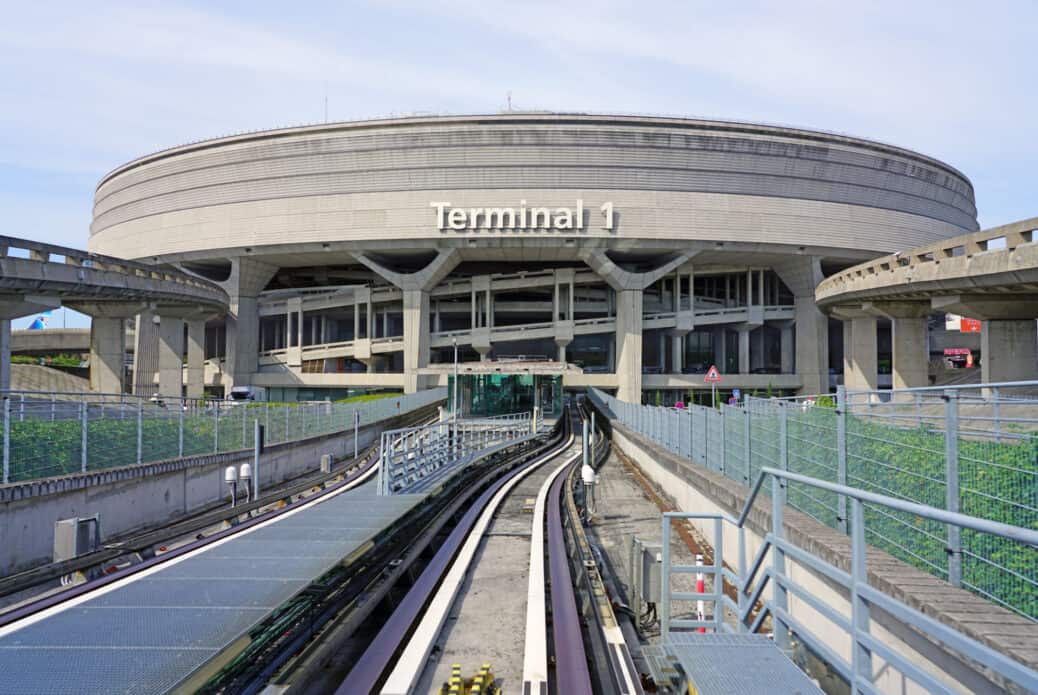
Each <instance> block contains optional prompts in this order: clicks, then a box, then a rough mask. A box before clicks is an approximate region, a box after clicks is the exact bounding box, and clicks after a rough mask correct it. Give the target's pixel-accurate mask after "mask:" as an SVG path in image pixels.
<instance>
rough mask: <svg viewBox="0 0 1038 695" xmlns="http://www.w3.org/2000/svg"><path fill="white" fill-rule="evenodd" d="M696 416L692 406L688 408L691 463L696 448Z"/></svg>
mask: <svg viewBox="0 0 1038 695" xmlns="http://www.w3.org/2000/svg"><path fill="white" fill-rule="evenodd" d="M695 430H696V416H695V412H694V411H693V410H692V404H691V403H690V404H689V406H688V460H689V463H691V462H692V461H693V450H694V449H695V446H696V437H695V434H696V432H695Z"/></svg>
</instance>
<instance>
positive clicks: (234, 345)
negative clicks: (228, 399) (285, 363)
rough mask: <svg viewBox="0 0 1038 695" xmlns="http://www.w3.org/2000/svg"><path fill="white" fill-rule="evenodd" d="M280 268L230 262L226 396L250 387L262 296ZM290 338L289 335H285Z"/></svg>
mask: <svg viewBox="0 0 1038 695" xmlns="http://www.w3.org/2000/svg"><path fill="white" fill-rule="evenodd" d="M276 271H277V266H274V265H271V264H269V263H263V262H262V261H257V260H255V259H252V258H247V257H238V258H232V259H231V277H230V278H229V279H228V280H227V281H225V282H223V283H221V284H222V285H223V287H224V289H226V290H227V295H228V297H229V298H230V312H229V314H228V315H227V322H226V325H227V354H226V357H225V359H224V375H223V377H222V378H221V383H222V384H223V386H224V391H225V393H227V394H229V393H230V392H231V387H232V386H234V385H236V384H237V385H239V386H243V385H246V386H247V385H248V384H249V382H250V380H251V379H252V375H253V374H254V373H255V372H256V370H257V369H258V367H259V323H260V321H259V310H258V306H257V305H258V299H257V298H258V297H259V293H260V292H262V291H263V289H264V288H265V287H266V286H267V283H268V282H269V281H270V278H272V277H274V273H275V272H276ZM286 337H287V336H286Z"/></svg>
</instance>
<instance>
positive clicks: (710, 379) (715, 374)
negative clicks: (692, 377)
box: [703, 365, 721, 384]
mask: <svg viewBox="0 0 1038 695" xmlns="http://www.w3.org/2000/svg"><path fill="white" fill-rule="evenodd" d="M703 381H705V382H706V383H708V384H712V383H717V382H719V381H721V373H720V372H719V371H717V365H710V369H708V370H707V372H706V376H705V377H703Z"/></svg>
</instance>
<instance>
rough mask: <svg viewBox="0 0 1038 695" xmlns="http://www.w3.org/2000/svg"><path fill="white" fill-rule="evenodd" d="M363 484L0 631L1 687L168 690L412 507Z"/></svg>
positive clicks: (408, 500)
mask: <svg viewBox="0 0 1038 695" xmlns="http://www.w3.org/2000/svg"><path fill="white" fill-rule="evenodd" d="M422 499H424V495H393V496H380V495H377V494H376V486H375V483H374V482H373V481H372V482H369V483H366V484H364V485H361V486H360V487H357V488H354V489H352V490H348V491H344V492H341V493H339V494H336V495H333V496H331V497H330V498H325V500H324V501H320V502H315V503H311V504H310V505H304V506H301V507H300V508H299V509H298V510H292V511H289V512H286V513H285V514H283V515H282V516H279V517H277V518H276V519H271V520H270V521H268V522H266V523H263V524H259V525H257V526H255V527H253V528H251V529H247V530H244V531H242V532H241V533H240V534H236V535H234V536H231V537H229V538H227V539H224V540H220V541H216V542H214V543H213V544H211V545H208V546H205V547H203V548H199V549H198V550H197V551H194V552H192V553H189V554H187V555H185V556H183V557H180V558H176V559H173V560H170V561H169V562H168V563H165V564H161V565H158V566H156V567H154V568H152V569H149V570H144V571H142V572H140V573H139V574H136V575H133V576H131V577H128V578H126V579H125V580H123V581H119V582H117V583H115V584H113V585H111V586H108V587H104V588H102V589H99V590H98V591H96V592H92V593H91V594H87V595H84V596H83V597H82V598H79V599H73V600H71V601H69V602H67V603H64V604H60V605H58V606H55V607H53V608H50V609H47V610H45V611H42V612H41V613H40V614H37V615H33V616H30V617H28V618H25V619H24V620H22V621H19V622H16V623H12V624H11V625H9V626H7V627H4V628H2V629H0V673H3V674H4V675H3V677H2V678H0V693H11V694H17V695H24V694H25V693H52V694H61V693H69V694H70V695H71V694H75V695H79V694H80V693H86V692H89V693H164V692H166V691H168V690H169V689H171V688H173V687H174V686H176V685H177V684H178V683H179V682H181V681H182V680H183V679H184V678H186V677H187V676H188V675H189V674H191V673H192V672H193V671H195V670H196V669H198V668H199V667H201V666H202V665H203V664H205V663H206V662H207V661H208V660H209V659H210V658H212V657H213V656H215V655H216V654H218V653H219V652H220V651H221V650H223V649H224V648H225V647H227V646H228V645H229V644H231V643H232V642H234V641H235V640H236V639H238V638H239V637H241V636H242V635H244V634H245V633H246V632H247V631H248V630H249V629H250V628H251V627H252V626H254V625H256V624H257V623H258V622H259V621H260V620H262V619H263V618H264V617H265V616H266V615H267V614H268V613H270V612H271V611H272V610H273V609H275V608H276V607H278V606H279V605H281V604H282V603H284V602H285V601H286V600H288V599H290V598H291V597H292V596H293V595H295V594H296V593H297V592H299V591H300V590H301V589H303V588H304V587H306V586H307V585H308V584H309V583H310V582H311V581H313V580H314V579H317V578H318V577H319V576H321V575H322V574H323V573H324V572H326V571H327V570H329V569H331V568H332V567H333V566H335V564H336V563H337V562H339V561H340V560H341V559H343V558H345V557H346V556H348V555H349V554H350V553H352V552H353V551H355V550H356V549H357V548H359V547H360V546H362V545H363V544H364V543H366V542H368V541H370V540H372V539H374V538H375V537H377V536H379V535H380V533H381V532H382V531H383V530H385V529H387V528H388V527H390V526H391V525H392V524H394V523H395V522H396V521H397V520H398V519H400V518H401V517H403V516H404V515H405V514H406V513H407V512H408V511H410V510H411V509H413V508H414V507H415V506H416V505H417V504H418V503H419V502H420V501H421V500H422Z"/></svg>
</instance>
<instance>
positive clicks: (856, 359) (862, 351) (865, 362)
mask: <svg viewBox="0 0 1038 695" xmlns="http://www.w3.org/2000/svg"><path fill="white" fill-rule="evenodd" d="M876 350H877V348H876V319H875V318H873V317H871V316H866V317H855V318H848V319H844V322H843V384H844V386H846V387H847V388H848V389H850V390H854V389H859V390H866V391H875V390H876V388H877V372H876V362H877V356H876Z"/></svg>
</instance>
